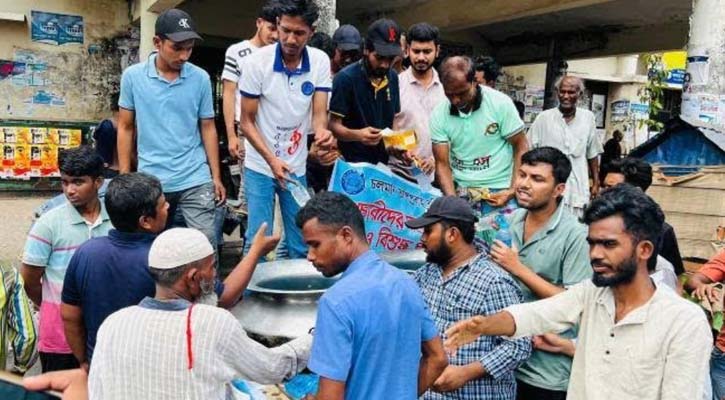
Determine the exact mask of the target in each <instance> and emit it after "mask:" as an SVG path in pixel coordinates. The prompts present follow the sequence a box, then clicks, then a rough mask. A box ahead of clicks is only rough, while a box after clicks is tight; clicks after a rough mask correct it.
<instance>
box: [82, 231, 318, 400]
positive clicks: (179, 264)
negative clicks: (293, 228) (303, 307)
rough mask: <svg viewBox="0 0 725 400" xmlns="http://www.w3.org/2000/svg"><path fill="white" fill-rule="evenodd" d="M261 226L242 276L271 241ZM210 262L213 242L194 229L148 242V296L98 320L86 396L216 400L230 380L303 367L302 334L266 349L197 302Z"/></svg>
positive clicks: (209, 281) (285, 374) (210, 279)
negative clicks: (151, 286) (151, 288)
mask: <svg viewBox="0 0 725 400" xmlns="http://www.w3.org/2000/svg"><path fill="white" fill-rule="evenodd" d="M265 228H266V227H265V226H262V227H261V228H260V230H259V231H258V232H257V235H256V236H255V237H254V242H253V244H252V248H251V249H250V252H249V253H248V255H247V257H246V258H245V259H244V260H243V261H242V263H248V265H249V266H248V267H247V268H242V269H241V270H243V271H247V272H248V273H249V276H251V274H252V272H253V271H254V266H255V265H256V262H257V260H258V258H259V256H260V255H262V254H266V253H268V252H269V251H271V250H272V249H273V248H274V247H275V245H276V244H277V242H278V241H279V236H275V237H269V236H264V232H265ZM215 264H216V263H215V260H214V248H213V247H212V245H211V244H210V243H209V241H208V239H207V238H206V236H204V234H203V233H201V232H200V231H197V230H195V229H190V228H174V229H170V230H167V231H166V232H164V233H162V234H161V235H159V236H158V237H157V238H156V240H154V243H153V245H152V246H151V250H150V251H149V270H150V272H151V275H152V277H153V279H154V281H155V282H156V296H155V297H154V298H150V297H147V298H145V299H144V300H143V301H141V303H139V305H137V306H133V307H128V308H124V309H122V310H120V311H118V312H116V313H114V314H112V315H110V316H109V317H108V318H107V319H106V320H105V321H104V323H103V325H102V326H101V328H100V330H99V331H98V339H97V343H96V349H95V353H94V358H93V364H92V365H91V371H90V376H89V394H90V398H91V399H104V400H105V399H111V400H114V399H119V400H121V399H123V400H127V399H133V400H143V399H224V398H225V397H226V395H227V391H228V390H229V388H228V385H227V384H228V383H229V382H230V381H232V380H233V379H235V378H243V379H249V380H252V381H255V382H259V383H266V384H268V383H279V382H281V381H282V380H283V379H285V378H290V377H291V376H293V375H295V374H296V373H298V372H299V371H301V370H302V369H304V368H305V366H306V364H307V360H308V358H309V352H310V347H311V344H312V337H311V336H310V335H305V336H303V337H301V338H298V339H295V340H293V341H291V342H289V343H286V344H283V345H281V346H279V347H275V348H271V349H270V348H267V347H264V346H262V345H261V344H259V343H257V342H255V341H254V340H252V339H250V338H249V337H248V336H247V334H246V333H245V332H244V329H242V326H241V325H240V324H239V322H238V321H237V319H236V318H235V317H234V316H232V314H231V313H229V311H227V310H224V309H222V308H218V307H215V306H211V305H206V304H205V303H208V302H207V301H206V300H205V299H206V298H208V297H209V296H214V281H215V274H216V271H215ZM246 282H248V278H247V280H246ZM212 303H213V304H215V303H216V300H215V299H214V300H213V301H212Z"/></svg>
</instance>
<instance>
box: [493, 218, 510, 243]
mask: <svg viewBox="0 0 725 400" xmlns="http://www.w3.org/2000/svg"><path fill="white" fill-rule="evenodd" d="M496 224H497V225H498V230H497V231H496V236H494V239H496V240H500V241H502V242H503V243H504V244H505V245H506V246H508V247H511V243H512V240H513V237H512V236H511V227H510V225H509V222H508V221H507V220H506V217H504V216H503V214H498V215H497V216H496Z"/></svg>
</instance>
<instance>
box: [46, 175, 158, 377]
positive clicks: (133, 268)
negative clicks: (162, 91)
mask: <svg viewBox="0 0 725 400" xmlns="http://www.w3.org/2000/svg"><path fill="white" fill-rule="evenodd" d="M105 204H106V210H107V211H108V215H109V216H110V217H111V222H112V223H113V226H114V228H115V229H113V230H111V231H110V232H109V233H108V236H106V237H100V238H95V239H91V240H89V241H88V242H86V243H84V244H83V245H82V246H81V247H80V248H79V249H78V251H76V253H75V254H74V255H73V258H71V260H70V263H69V264H68V270H67V272H66V274H65V280H64V282H63V292H62V295H61V301H62V303H61V307H60V312H61V316H62V317H63V325H64V329H65V335H66V338H68V344H69V345H70V347H71V349H72V350H73V355H75V357H76V358H77V359H78V361H79V362H80V364H81V365H82V366H84V367H85V368H86V369H87V367H88V364H89V363H90V360H91V357H92V355H93V347H94V346H95V343H96V333H97V332H98V328H99V327H100V326H101V323H102V322H103V321H104V320H105V319H106V317H108V316H109V315H111V314H112V313H114V312H116V311H118V310H120V309H122V308H124V307H128V306H132V305H136V304H138V302H139V301H141V300H143V299H144V297H147V296H149V297H152V296H153V295H154V293H155V288H154V281H153V279H152V278H151V274H149V271H148V255H149V249H150V248H151V243H152V242H153V240H154V238H155V237H156V234H157V233H159V232H161V231H162V230H163V229H164V227H165V226H166V218H167V214H168V208H169V204H168V203H167V202H166V198H165V197H164V194H163V192H162V191H161V182H159V180H158V179H156V178H154V177H153V176H150V175H146V174H143V173H132V174H124V175H119V176H118V177H116V179H114V180H113V181H111V183H110V184H109V185H108V193H107V194H106V198H105Z"/></svg>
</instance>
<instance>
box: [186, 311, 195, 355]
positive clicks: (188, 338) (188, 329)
mask: <svg viewBox="0 0 725 400" xmlns="http://www.w3.org/2000/svg"><path fill="white" fill-rule="evenodd" d="M193 308H194V304H192V305H191V306H189V312H188V313H187V314H186V355H187V358H188V365H189V369H191V368H192V367H193V366H194V354H193V353H192V351H191V310H192V309H193Z"/></svg>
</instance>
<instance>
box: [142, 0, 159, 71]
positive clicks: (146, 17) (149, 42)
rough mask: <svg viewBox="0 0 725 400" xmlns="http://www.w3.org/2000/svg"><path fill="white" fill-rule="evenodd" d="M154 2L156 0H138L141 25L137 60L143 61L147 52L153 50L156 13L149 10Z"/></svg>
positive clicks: (149, 52)
mask: <svg viewBox="0 0 725 400" xmlns="http://www.w3.org/2000/svg"><path fill="white" fill-rule="evenodd" d="M155 3H156V0H139V1H138V4H139V17H140V25H141V38H140V41H139V48H138V60H139V62H144V61H146V59H147V58H148V56H149V54H151V52H152V51H153V50H154V41H153V39H154V33H155V25H156V18H158V16H159V15H158V14H156V13H155V12H152V11H149V8H151V7H152V6H153V5H154V4H155Z"/></svg>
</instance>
